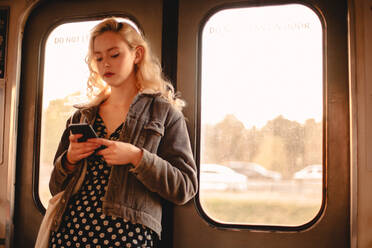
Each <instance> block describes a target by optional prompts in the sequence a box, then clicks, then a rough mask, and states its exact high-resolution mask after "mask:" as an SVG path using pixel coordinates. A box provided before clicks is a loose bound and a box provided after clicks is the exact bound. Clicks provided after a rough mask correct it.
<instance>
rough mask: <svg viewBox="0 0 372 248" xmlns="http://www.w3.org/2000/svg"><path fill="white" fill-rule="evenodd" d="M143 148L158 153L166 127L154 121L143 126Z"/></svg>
mask: <svg viewBox="0 0 372 248" xmlns="http://www.w3.org/2000/svg"><path fill="white" fill-rule="evenodd" d="M142 135H143V138H144V139H143V140H144V141H145V142H144V144H143V148H145V149H146V150H148V151H150V152H156V151H157V150H158V146H159V143H160V140H161V138H162V137H163V135H164V125H163V124H162V123H161V122H160V121H156V120H152V121H150V122H148V123H147V124H145V125H144V126H143V132H142Z"/></svg>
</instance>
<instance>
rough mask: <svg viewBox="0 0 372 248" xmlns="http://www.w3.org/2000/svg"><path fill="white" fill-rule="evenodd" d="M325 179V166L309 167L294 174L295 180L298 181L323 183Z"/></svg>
mask: <svg viewBox="0 0 372 248" xmlns="http://www.w3.org/2000/svg"><path fill="white" fill-rule="evenodd" d="M322 178H323V165H321V164H313V165H308V166H306V167H305V168H303V169H302V170H299V171H297V172H296V173H294V174H293V179H294V180H298V181H319V182H320V181H321V180H322Z"/></svg>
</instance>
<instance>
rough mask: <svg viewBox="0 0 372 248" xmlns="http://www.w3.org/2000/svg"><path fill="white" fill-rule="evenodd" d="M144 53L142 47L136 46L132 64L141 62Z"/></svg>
mask: <svg viewBox="0 0 372 248" xmlns="http://www.w3.org/2000/svg"><path fill="white" fill-rule="evenodd" d="M144 53H145V48H144V47H143V46H137V47H136V51H135V56H136V57H135V58H134V63H135V64H138V63H139V62H141V60H142V58H143V54H144Z"/></svg>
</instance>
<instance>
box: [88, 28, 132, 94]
mask: <svg viewBox="0 0 372 248" xmlns="http://www.w3.org/2000/svg"><path fill="white" fill-rule="evenodd" d="M93 55H94V60H95V61H96V64H97V69H98V73H99V75H100V76H101V78H102V79H103V80H104V81H105V82H106V83H107V84H108V85H110V86H111V87H119V86H122V85H123V84H124V83H128V82H129V83H135V80H136V79H135V73H134V64H135V63H137V61H136V52H135V49H131V48H130V47H129V46H128V44H127V43H126V42H125V41H124V40H123V39H122V38H121V36H120V35H119V34H116V33H114V32H109V31H108V32H104V33H103V34H101V35H99V36H97V37H96V38H95V40H94V43H93Z"/></svg>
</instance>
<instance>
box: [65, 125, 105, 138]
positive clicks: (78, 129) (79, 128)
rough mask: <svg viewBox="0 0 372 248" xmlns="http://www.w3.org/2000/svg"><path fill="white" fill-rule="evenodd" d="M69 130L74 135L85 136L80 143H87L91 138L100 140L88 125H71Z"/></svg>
mask: <svg viewBox="0 0 372 248" xmlns="http://www.w3.org/2000/svg"><path fill="white" fill-rule="evenodd" d="M69 129H70V131H71V133H72V134H82V135H83V136H82V137H81V138H79V139H78V142H85V141H87V139H90V138H98V135H97V134H96V132H95V131H94V129H93V128H92V126H91V125H89V124H88V123H77V124H70V125H69Z"/></svg>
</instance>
